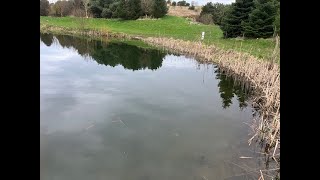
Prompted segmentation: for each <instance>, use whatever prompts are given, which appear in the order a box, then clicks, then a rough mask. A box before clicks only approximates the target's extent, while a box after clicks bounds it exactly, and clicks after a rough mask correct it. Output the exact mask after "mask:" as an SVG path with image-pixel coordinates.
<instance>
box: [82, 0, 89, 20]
mask: <svg viewBox="0 0 320 180" xmlns="http://www.w3.org/2000/svg"><path fill="white" fill-rule="evenodd" d="M82 2H83V5H84V10H85V12H86V18H88V9H89V2H90V0H82Z"/></svg>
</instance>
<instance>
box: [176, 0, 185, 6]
mask: <svg viewBox="0 0 320 180" xmlns="http://www.w3.org/2000/svg"><path fill="white" fill-rule="evenodd" d="M186 4H187V2H186V1H184V0H183V1H178V2H177V6H186Z"/></svg>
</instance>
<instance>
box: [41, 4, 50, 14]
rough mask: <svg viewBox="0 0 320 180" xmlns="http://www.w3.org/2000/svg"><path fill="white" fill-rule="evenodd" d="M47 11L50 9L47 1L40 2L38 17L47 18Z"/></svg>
mask: <svg viewBox="0 0 320 180" xmlns="http://www.w3.org/2000/svg"><path fill="white" fill-rule="evenodd" d="M49 9H50V6H49V1H48V0H40V16H48V14H49Z"/></svg>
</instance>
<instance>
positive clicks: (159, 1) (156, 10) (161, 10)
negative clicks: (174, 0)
mask: <svg viewBox="0 0 320 180" xmlns="http://www.w3.org/2000/svg"><path fill="white" fill-rule="evenodd" d="M167 12H168V7H167V5H166V1H165V0H154V6H153V13H152V14H153V17H155V18H161V17H163V16H164V15H166V14H167Z"/></svg>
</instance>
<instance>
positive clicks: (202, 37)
mask: <svg viewBox="0 0 320 180" xmlns="http://www.w3.org/2000/svg"><path fill="white" fill-rule="evenodd" d="M203 39H204V32H202V35H201V40H203Z"/></svg>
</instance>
